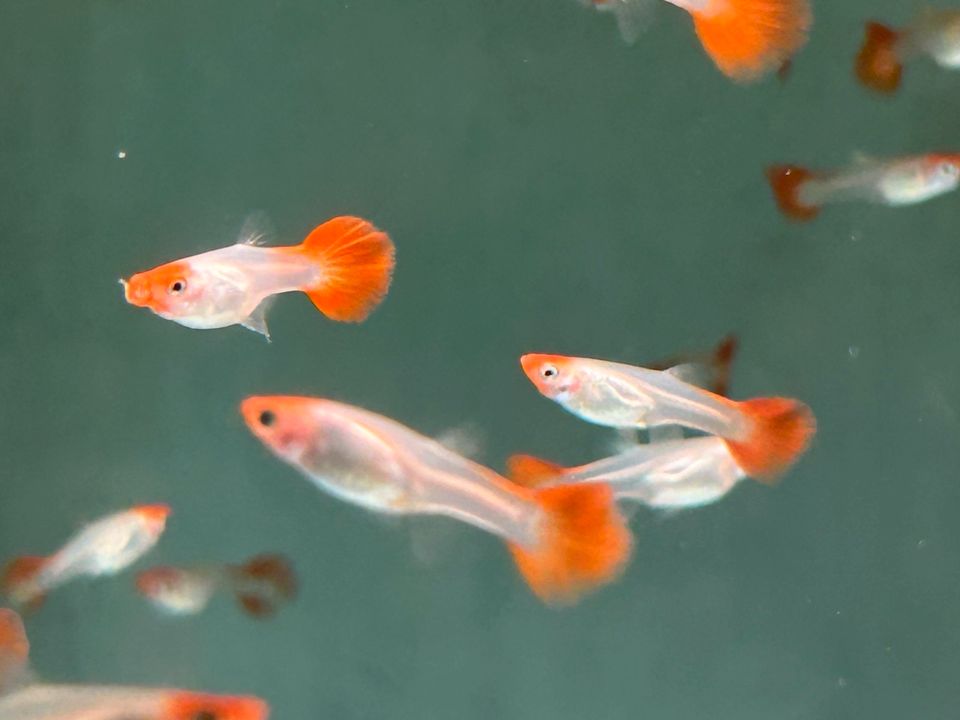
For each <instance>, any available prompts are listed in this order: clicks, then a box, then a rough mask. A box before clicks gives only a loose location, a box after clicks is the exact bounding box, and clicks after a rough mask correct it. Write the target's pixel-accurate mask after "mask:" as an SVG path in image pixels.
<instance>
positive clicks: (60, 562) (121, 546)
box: [0, 505, 170, 609]
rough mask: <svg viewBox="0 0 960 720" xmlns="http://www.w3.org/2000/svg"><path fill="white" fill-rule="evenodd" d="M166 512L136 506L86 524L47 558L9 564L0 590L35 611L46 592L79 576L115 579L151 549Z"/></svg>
mask: <svg viewBox="0 0 960 720" xmlns="http://www.w3.org/2000/svg"><path fill="white" fill-rule="evenodd" d="M169 514H170V508H169V507H168V506H166V505H140V506H138V507H134V508H131V509H130V510H125V511H123V512H119V513H116V514H114V515H109V516H107V517H105V518H101V519H100V520H97V521H96V522H93V523H91V524H90V525H87V526H86V527H85V528H84V529H83V530H81V531H80V532H79V533H77V535H75V536H74V537H73V538H71V539H70V540H69V541H68V542H67V543H66V544H65V545H64V546H63V547H62V548H60V549H59V550H58V551H57V552H55V553H54V554H53V555H50V556H49V557H33V556H27V557H20V558H17V559H15V560H13V561H12V562H11V563H9V564H8V565H7V567H6V569H5V570H4V573H3V578H2V580H0V589H2V590H3V592H4V594H5V595H7V597H9V598H10V599H11V601H13V602H14V603H16V604H18V605H23V606H26V607H27V608H29V609H36V608H37V607H39V606H40V605H41V604H42V603H43V601H44V599H45V597H46V594H47V593H48V592H50V591H51V590H53V589H54V588H57V587H59V586H61V585H63V584H65V583H67V582H69V581H71V580H73V579H75V578H77V577H80V576H84V575H87V576H92V577H97V576H102V575H116V574H117V573H119V572H120V571H122V570H124V569H126V568H127V567H129V566H130V565H132V564H133V563H135V562H136V561H137V560H139V559H140V558H141V557H142V556H143V555H144V554H146V553H147V552H148V551H149V550H150V549H152V548H153V546H154V545H156V543H157V541H158V540H159V539H160V535H161V534H162V533H163V530H164V528H165V527H166V522H167V516H168V515H169Z"/></svg>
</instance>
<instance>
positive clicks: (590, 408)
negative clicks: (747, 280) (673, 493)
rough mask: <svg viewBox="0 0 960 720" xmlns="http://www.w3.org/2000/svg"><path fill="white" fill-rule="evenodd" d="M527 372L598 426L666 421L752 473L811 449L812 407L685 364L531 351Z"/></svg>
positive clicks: (779, 469) (778, 469) (762, 473)
mask: <svg viewBox="0 0 960 720" xmlns="http://www.w3.org/2000/svg"><path fill="white" fill-rule="evenodd" d="M520 363H521V365H522V366H523V370H524V372H525V373H526V375H527V377H528V378H529V379H530V381H531V382H532V383H533V384H534V385H535V386H536V388H537V390H539V391H540V393H541V394H543V395H544V396H546V397H548V398H550V399H551V400H553V401H555V402H557V403H559V404H560V405H561V406H562V407H564V408H565V409H566V410H567V411H569V412H571V413H573V414H574V415H576V416H578V417H580V418H582V419H583V420H586V421H587V422H591V423H595V424H597V425H605V426H607V427H616V428H639V429H644V428H648V429H649V428H656V427H661V426H667V425H677V426H680V427H685V428H690V429H693V430H699V431H700V432H704V433H708V434H710V435H717V436H719V437H721V438H723V439H724V440H725V442H726V444H727V447H728V448H729V449H730V453H731V455H732V456H733V459H734V460H735V461H736V463H737V465H738V466H739V467H740V468H742V469H743V471H744V472H745V473H746V474H747V475H749V476H750V477H753V478H756V479H758V480H761V481H768V482H769V481H772V480H773V479H775V478H776V477H778V476H779V475H780V474H782V473H783V472H784V471H785V470H786V469H787V468H788V467H789V466H790V465H792V464H793V463H794V462H795V461H796V459H797V458H798V457H799V456H800V455H801V454H802V453H803V451H804V450H805V449H806V448H807V445H808V444H809V442H810V439H811V438H812V436H813V434H814V432H815V430H816V423H815V421H814V417H813V413H812V412H811V411H810V409H809V408H808V407H807V406H806V405H804V404H803V403H802V402H800V401H799V400H793V399H790V398H779V397H773V398H756V399H753V400H743V401H739V402H737V401H734V400H729V399H728V398H725V397H722V396H720V395H717V394H715V393H712V392H710V391H709V390H704V389H703V388H700V387H697V386H696V385H693V384H691V383H689V382H687V381H686V380H685V379H684V373H685V370H686V368H685V367H684V366H680V367H677V368H671V369H668V370H650V369H648V368H642V367H635V366H633V365H624V364H622V363H615V362H609V361H606V360H594V359H590V358H578V357H566V356H563V355H542V354H528V355H524V356H523V357H522V358H521V359H520Z"/></svg>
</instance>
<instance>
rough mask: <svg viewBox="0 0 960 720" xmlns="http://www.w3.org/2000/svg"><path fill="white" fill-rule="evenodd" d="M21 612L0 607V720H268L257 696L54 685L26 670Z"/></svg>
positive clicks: (26, 651)
mask: <svg viewBox="0 0 960 720" xmlns="http://www.w3.org/2000/svg"><path fill="white" fill-rule="evenodd" d="M29 648H30V645H29V642H28V641H27V636H26V633H25V632H24V629H23V623H22V621H21V620H20V617H19V616H18V615H17V614H16V613H15V612H13V611H12V610H7V609H5V608H0V720H266V719H267V717H268V716H269V714H270V712H269V708H268V707H267V704H266V703H265V702H263V701H262V700H260V699H258V698H255V697H245V696H230V695H210V694H206V693H196V692H191V691H188V690H168V689H159V688H137V687H111V686H95V685H52V684H47V683H38V682H35V681H34V680H33V678H32V674H31V673H30V672H29V668H28V662H29V658H28V655H29Z"/></svg>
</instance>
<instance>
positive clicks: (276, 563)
mask: <svg viewBox="0 0 960 720" xmlns="http://www.w3.org/2000/svg"><path fill="white" fill-rule="evenodd" d="M233 574H234V579H235V581H236V586H237V587H236V589H235V592H236V596H237V602H238V603H240V607H242V608H243V609H244V611H245V612H247V613H248V614H249V615H252V616H253V617H256V618H266V617H269V616H271V615H273V614H274V613H275V612H276V611H277V607H278V606H279V605H282V604H284V603H287V602H289V601H290V600H292V599H293V598H294V597H296V595H297V575H296V573H295V572H294V570H293V567H292V566H291V565H290V562H289V561H288V560H287V559H286V558H285V557H283V556H282V555H257V556H256V557H253V558H250V560H248V561H247V562H245V563H244V564H243V565H240V566H239V567H236V568H234V569H233Z"/></svg>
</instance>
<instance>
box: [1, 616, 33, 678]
mask: <svg viewBox="0 0 960 720" xmlns="http://www.w3.org/2000/svg"><path fill="white" fill-rule="evenodd" d="M29 657H30V642H29V641H28V640H27V633H26V631H25V630H24V629H23V620H21V619H20V616H19V615H17V614H16V613H15V612H14V611H13V610H8V609H7V608H0V694H3V693H4V692H6V691H7V690H8V689H10V688H11V687H13V686H15V685H17V684H18V683H19V681H20V680H21V679H22V677H23V675H24V674H25V673H26V669H27V661H28V659H29Z"/></svg>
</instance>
